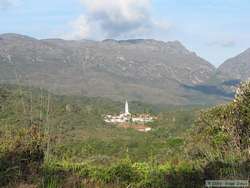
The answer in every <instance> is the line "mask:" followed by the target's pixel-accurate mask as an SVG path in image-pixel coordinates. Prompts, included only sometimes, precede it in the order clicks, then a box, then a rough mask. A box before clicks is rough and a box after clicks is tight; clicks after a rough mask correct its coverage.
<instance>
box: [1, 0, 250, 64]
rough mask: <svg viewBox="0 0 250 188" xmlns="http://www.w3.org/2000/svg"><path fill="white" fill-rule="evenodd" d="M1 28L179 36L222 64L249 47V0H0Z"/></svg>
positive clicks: (82, 35)
mask: <svg viewBox="0 0 250 188" xmlns="http://www.w3.org/2000/svg"><path fill="white" fill-rule="evenodd" d="M0 33H18V34H23V35H28V36H31V37H35V38H38V39H44V38H63V39H68V40H79V39H91V40H104V39H107V38H113V39H118V40H120V39H134V38H145V39H147V38H150V39H156V40H162V41H174V40H178V41H180V42H181V43H183V44H184V45H185V46H186V47H187V48H188V49H189V50H191V51H194V52H196V53H197V55H199V56H201V57H203V58H204V59H206V60H208V61H209V62H210V63H212V64H214V65H215V66H219V65H220V64H222V63H223V62H224V61H225V60H226V59H228V58H231V57H233V56H235V55H237V54H239V53H241V52H242V51H244V50H246V49H247V48H250V1H249V0H179V1H177V0H41V1H35V0H0Z"/></svg>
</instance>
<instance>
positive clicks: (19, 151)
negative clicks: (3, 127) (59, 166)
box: [0, 127, 44, 186]
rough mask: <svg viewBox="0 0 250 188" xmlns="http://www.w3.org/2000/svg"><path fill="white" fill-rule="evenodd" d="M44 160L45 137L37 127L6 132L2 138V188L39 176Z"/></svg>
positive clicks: (0, 159)
mask: <svg viewBox="0 0 250 188" xmlns="http://www.w3.org/2000/svg"><path fill="white" fill-rule="evenodd" d="M43 159H44V145H43V135H42V134H40V132H39V130H38V129H37V127H32V128H30V129H28V130H25V129H22V130H18V131H14V130H12V131H8V132H7V131H6V132H4V133H2V134H1V138H0V186H3V185H5V184H8V183H9V182H15V181H17V180H19V179H22V180H25V179H28V178H29V176H32V175H37V174H38V173H39V170H40V165H41V164H42V163H43Z"/></svg>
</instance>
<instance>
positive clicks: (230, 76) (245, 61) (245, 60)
mask: <svg viewBox="0 0 250 188" xmlns="http://www.w3.org/2000/svg"><path fill="white" fill-rule="evenodd" d="M217 72H218V73H217V74H218V75H219V77H220V78H221V79H223V80H248V79H249V78H250V48H249V49H247V50H246V51H244V52H242V53H241V54H239V55H237V56H235V57H233V58H230V59H228V60H227V61H225V62H224V63H223V64H222V65H221V66H220V67H219V68H218V71H217Z"/></svg>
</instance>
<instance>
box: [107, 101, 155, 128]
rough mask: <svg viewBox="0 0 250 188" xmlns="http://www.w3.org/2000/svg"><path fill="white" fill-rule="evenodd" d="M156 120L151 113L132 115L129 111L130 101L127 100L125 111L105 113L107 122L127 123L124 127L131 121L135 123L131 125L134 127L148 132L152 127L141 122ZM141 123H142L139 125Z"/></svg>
mask: <svg viewBox="0 0 250 188" xmlns="http://www.w3.org/2000/svg"><path fill="white" fill-rule="evenodd" d="M154 120H155V117H152V116H150V115H149V114H138V115H132V114H131V113H130V112H129V105H128V101H126V102H125V106H124V113H121V114H119V115H105V116H104V121H105V122H106V123H113V124H123V125H126V126H125V127H123V128H127V125H128V124H127V123H131V124H134V125H129V126H131V127H132V126H133V127H132V128H134V129H136V130H138V131H141V132H148V131H151V128H150V127H146V126H144V125H141V124H145V123H150V122H153V121H154ZM138 124H140V125H138Z"/></svg>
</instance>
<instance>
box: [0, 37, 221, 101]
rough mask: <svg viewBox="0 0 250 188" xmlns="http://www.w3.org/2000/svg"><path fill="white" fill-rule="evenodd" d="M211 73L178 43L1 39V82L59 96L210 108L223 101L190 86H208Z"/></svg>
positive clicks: (203, 63) (205, 64)
mask: <svg viewBox="0 0 250 188" xmlns="http://www.w3.org/2000/svg"><path fill="white" fill-rule="evenodd" d="M214 72H215V68H214V67H213V66H212V65H211V64H210V63H208V62H207V61H205V60H204V59H202V58H200V57H199V56H197V55H196V54H195V53H193V52H190V51H189V50H187V49H186V48H185V47H184V46H183V45H182V44H181V43H180V42H178V41H174V42H161V41H156V40H144V39H138V40H124V41H116V40H110V39H109V40H105V41H101V42H96V41H88V40H82V41H65V40H61V39H46V40H37V39H34V38H30V37H27V36H22V35H17V34H4V35H0V80H1V81H2V82H11V83H16V82H17V81H18V82H19V83H22V84H32V85H34V86H39V87H44V88H46V89H49V90H50V91H52V92H55V93H60V94H69V95H86V96H102V97H109V98H112V99H115V100H122V99H124V98H128V99H129V100H139V101H147V102H149V103H164V104H193V103H211V102H214V101H216V100H224V97H225V96H223V95H221V94H219V95H218V94H215V95H209V96H207V94H206V93H202V92H200V91H197V90H193V89H190V88H189V87H195V86H196V85H200V84H203V83H206V81H207V80H209V79H210V77H211V76H212V75H213V74H214ZM186 86H189V87H186ZM204 100H205V101H204Z"/></svg>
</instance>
